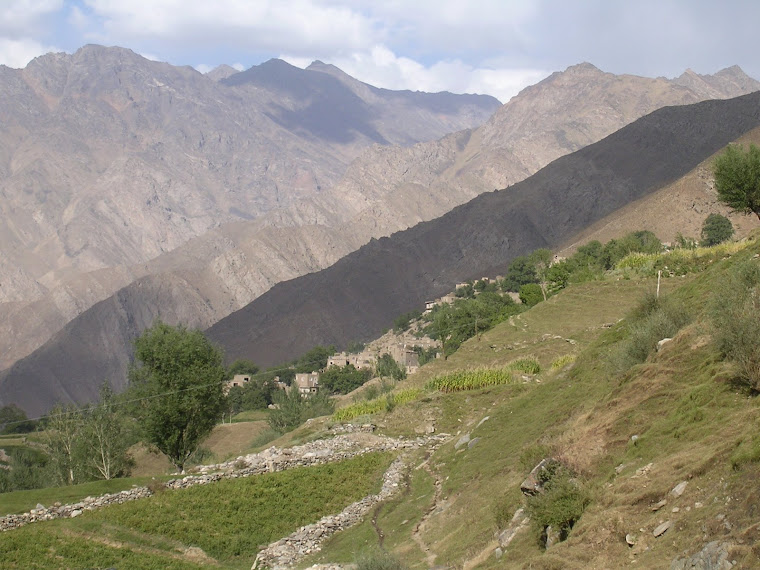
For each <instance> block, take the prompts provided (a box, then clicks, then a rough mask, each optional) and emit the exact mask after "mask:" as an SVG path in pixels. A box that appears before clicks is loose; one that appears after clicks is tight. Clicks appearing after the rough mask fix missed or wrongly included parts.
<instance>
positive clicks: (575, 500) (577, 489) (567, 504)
mask: <svg viewBox="0 0 760 570" xmlns="http://www.w3.org/2000/svg"><path fill="white" fill-rule="evenodd" d="M557 465H558V467H557V468H556V469H553V470H551V472H549V471H547V477H548V480H547V481H545V482H544V491H543V492H542V493H539V494H537V495H535V496H532V497H529V498H528V500H527V504H526V511H527V513H528V515H529V516H530V518H531V521H533V525H534V528H535V531H536V534H537V538H540V537H541V536H542V535H543V534H544V533H545V531H546V528H547V527H552V528H553V529H554V530H556V531H558V532H559V536H560V540H564V539H565V538H566V537H567V535H568V533H569V532H570V529H572V528H573V525H575V523H576V522H577V521H578V519H580V517H581V515H582V514H583V511H584V510H585V509H586V507H587V506H588V504H589V503H590V502H591V498H590V496H589V493H588V491H586V489H585V488H583V487H582V486H581V484H580V483H579V482H578V481H576V480H575V479H574V478H573V477H572V473H571V472H570V471H569V470H568V469H567V468H565V467H562V466H561V465H559V464H557Z"/></svg>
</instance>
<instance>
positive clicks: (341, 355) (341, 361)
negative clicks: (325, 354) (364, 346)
mask: <svg viewBox="0 0 760 570" xmlns="http://www.w3.org/2000/svg"><path fill="white" fill-rule="evenodd" d="M376 362H377V359H376V358H375V357H374V356H373V355H372V354H370V353H369V352H367V351H366V350H363V351H362V352H359V353H358V354H348V353H345V352H338V353H337V354H333V355H332V356H331V357H330V358H328V359H327V367H328V368H329V367H330V366H339V367H341V368H343V367H344V366H348V365H349V364H351V365H352V366H353V367H354V368H357V369H358V368H374V367H375V363H376Z"/></svg>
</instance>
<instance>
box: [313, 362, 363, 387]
mask: <svg viewBox="0 0 760 570" xmlns="http://www.w3.org/2000/svg"><path fill="white" fill-rule="evenodd" d="M371 376H372V372H371V371H370V370H368V369H366V368H362V369H357V368H356V367H355V366H354V365H353V364H347V365H346V366H335V365H333V366H329V367H327V369H326V370H325V371H324V372H322V374H320V376H319V389H320V390H326V391H327V392H329V393H331V394H348V393H349V392H351V391H353V390H355V389H356V388H358V387H359V386H362V385H363V384H364V383H365V382H367V380H369V379H370V377H371Z"/></svg>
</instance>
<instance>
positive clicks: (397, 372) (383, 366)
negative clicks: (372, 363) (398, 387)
mask: <svg viewBox="0 0 760 570" xmlns="http://www.w3.org/2000/svg"><path fill="white" fill-rule="evenodd" d="M375 371H376V373H377V375H378V376H379V377H380V378H393V379H394V380H396V381H397V382H398V381H399V380H403V379H404V378H406V370H405V369H404V368H403V367H401V366H399V364H398V362H396V361H395V360H394V359H393V357H392V356H391V355H390V354H388V353H387V352H386V353H385V354H383V355H382V356H380V358H378V359H377V366H376V367H375Z"/></svg>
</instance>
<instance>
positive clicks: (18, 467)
mask: <svg viewBox="0 0 760 570" xmlns="http://www.w3.org/2000/svg"><path fill="white" fill-rule="evenodd" d="M6 451H7V453H8V455H9V456H10V464H9V465H8V467H9V469H0V493H8V492H10V491H22V490H25V489H41V488H43V487H48V486H50V485H51V484H53V483H54V482H53V481H51V479H50V472H49V469H48V463H49V458H48V455H47V454H45V453H43V452H42V451H40V450H37V449H32V448H29V447H21V446H19V447H10V448H7V450H6Z"/></svg>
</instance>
